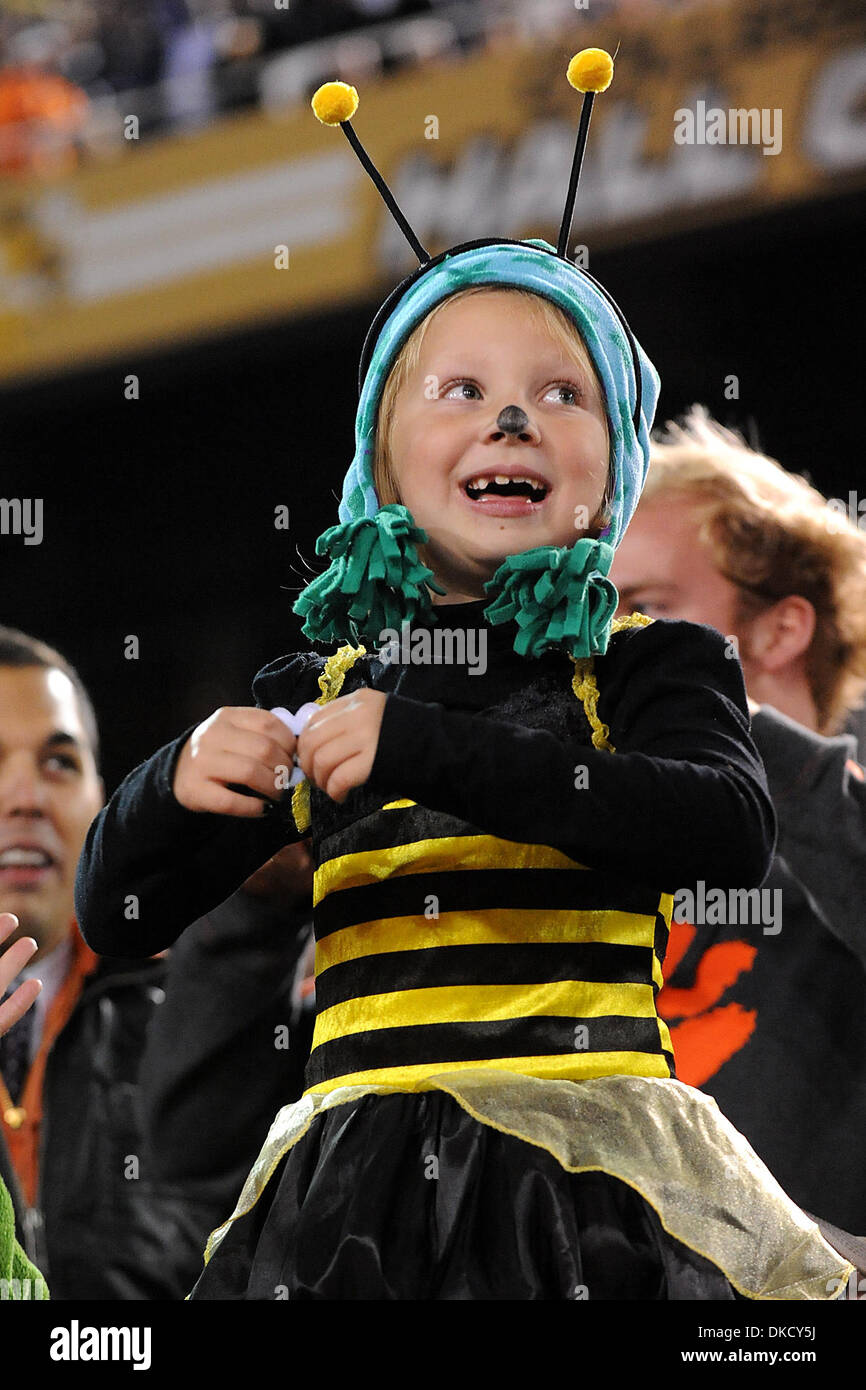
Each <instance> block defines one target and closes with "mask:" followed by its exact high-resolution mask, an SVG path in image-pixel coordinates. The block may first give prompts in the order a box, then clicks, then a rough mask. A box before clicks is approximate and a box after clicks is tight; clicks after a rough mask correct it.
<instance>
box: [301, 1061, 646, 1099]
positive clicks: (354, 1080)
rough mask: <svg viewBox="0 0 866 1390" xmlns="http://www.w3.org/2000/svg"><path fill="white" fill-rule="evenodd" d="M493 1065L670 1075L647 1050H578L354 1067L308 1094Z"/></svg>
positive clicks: (561, 1074) (581, 1073)
mask: <svg viewBox="0 0 866 1390" xmlns="http://www.w3.org/2000/svg"><path fill="white" fill-rule="evenodd" d="M479 1067H492V1068H494V1070H496V1071H513V1072H519V1073H520V1075H521V1076H538V1077H542V1078H544V1079H547V1080H554V1081H584V1080H586V1079H587V1078H588V1077H590V1076H660V1077H663V1078H667V1077H669V1076H670V1074H671V1073H670V1068H669V1067H668V1065H667V1063H666V1061H665V1059H664V1057H657V1056H653V1055H652V1054H651V1053H647V1052H584V1053H580V1052H575V1053H574V1055H573V1056H572V1055H571V1054H569V1055H568V1056H563V1055H562V1054H560V1053H557V1054H555V1055H554V1056H552V1057H493V1058H489V1059H485V1060H484V1061H475V1062H435V1063H434V1062H425V1063H421V1064H418V1065H416V1066H411V1067H379V1068H378V1070H374V1071H353V1072H347V1073H346V1074H345V1075H343V1076H335V1077H333V1078H332V1079H331V1080H330V1081H322V1082H320V1083H319V1084H318V1085H317V1086H310V1087H309V1088H308V1089H307V1090H306V1091H305V1092H304V1094H305V1095H326V1094H327V1092H328V1091H335V1090H336V1089H337V1087H338V1086H375V1085H379V1084H382V1083H385V1082H387V1083H388V1084H389V1085H393V1086H397V1087H399V1088H400V1090H404V1091H424V1090H429V1089H430V1087H429V1084H428V1080H429V1078H430V1077H431V1076H439V1075H441V1074H442V1073H443V1072H460V1071H473V1070H476V1069H477V1068H479Z"/></svg>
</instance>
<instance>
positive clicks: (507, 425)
mask: <svg viewBox="0 0 866 1390" xmlns="http://www.w3.org/2000/svg"><path fill="white" fill-rule="evenodd" d="M528 424H529V416H528V415H527V413H526V411H525V410H521V408H520V406H519V405H507V406H505V407H504V409H502V410H500V412H499V414H498V416H497V417H496V428H497V429H498V430H503V431H504V432H505V433H506V434H520V433H521V431H523V430H525V429H526V427H527V425H528Z"/></svg>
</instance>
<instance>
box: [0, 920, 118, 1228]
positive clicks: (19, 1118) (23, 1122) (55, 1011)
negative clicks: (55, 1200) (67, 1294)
mask: <svg viewBox="0 0 866 1390" xmlns="http://www.w3.org/2000/svg"><path fill="white" fill-rule="evenodd" d="M70 940H71V942H72V958H71V961H70V966H69V970H68V972H67V975H66V978H65V980H64V981H63V984H62V985H61V986H60V989H59V990H58V991H57V993H56V994H55V996H54V998H53V999H52V1001H51V1005H50V1007H49V1009H48V1013H47V1015H46V1018H45V1026H44V1028H43V1030H42V1038H41V1040H40V1043H39V1050H38V1052H37V1053H36V1056H35V1057H34V1059H33V1063H32V1065H31V1067H30V1070H29V1072H28V1073H27V1079H26V1081H25V1083H24V1089H23V1091H22V1093H21V1098H20V1101H19V1103H18V1105H13V1104H12V1099H11V1097H10V1095H9V1092H8V1091H7V1089H6V1085H5V1083H4V1081H3V1079H2V1077H0V1116H2V1125H3V1137H4V1139H5V1140H6V1147H7V1148H8V1150H9V1156H10V1158H11V1159H12V1163H13V1166H14V1168H15V1171H16V1173H17V1175H18V1181H19V1182H20V1184H21V1190H22V1192H23V1194H24V1200H25V1201H26V1202H27V1204H28V1206H31V1207H32V1206H33V1205H34V1204H35V1202H36V1193H37V1190H38V1186H39V1135H40V1129H41V1124H42V1088H43V1083H44V1080H45V1064H46V1061H47V1059H48V1053H49V1052H50V1051H51V1046H52V1044H53V1042H54V1039H55V1038H56V1037H57V1035H58V1033H60V1032H61V1030H62V1029H63V1028H64V1027H65V1026H66V1023H67V1022H68V1020H69V1017H70V1015H71V1013H72V1010H73V1009H74V1008H75V1005H76V1004H77V1002H78V999H79V997H80V995H81V991H82V989H83V987H84V981H85V979H86V977H87V976H88V975H90V974H91V973H92V972H93V971H94V970H95V969H96V967H97V965H98V964H99V956H97V955H96V954H95V952H94V951H91V949H90V947H89V946H88V945H87V943H86V942H85V940H84V938H83V937H82V935H81V932H80V931H79V930H78V925H77V923H76V922H73V923H72V925H71V927H70Z"/></svg>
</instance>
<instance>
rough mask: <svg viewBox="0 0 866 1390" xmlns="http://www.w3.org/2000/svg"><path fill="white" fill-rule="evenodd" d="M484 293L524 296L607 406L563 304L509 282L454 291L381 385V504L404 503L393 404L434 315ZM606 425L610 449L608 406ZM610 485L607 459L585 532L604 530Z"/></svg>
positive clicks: (377, 455) (377, 469) (377, 459)
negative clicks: (394, 445)
mask: <svg viewBox="0 0 866 1390" xmlns="http://www.w3.org/2000/svg"><path fill="white" fill-rule="evenodd" d="M485 292H486V293H490V292H496V293H498V294H516V295H520V297H521V299H522V300H523V301H524V302H525V303H526V305H527V307H528V308H530V309H531V310H532V312H534V313H536V314H537V315H538V318H539V319H540V320H541V322H542V323H543V324H544V326H545V328H546V329H547V331H548V333H549V334H550V336H551V337H552V338H553V339H554V340H555V341H556V342H557V343H558V344H559V346H560V347H562V348H563V349H564V350H565V352H567V353H568V355H569V356H571V357H574V358H576V359H577V361H578V362H579V364H580V366H581V367H582V368H583V370H584V371H585V372H586V374H587V376H588V377H589V379H590V380H591V381H594V382H595V385H596V387H597V388H598V394H599V398H600V399H601V402H602V405H603V406H605V405H606V402H605V395H604V391H603V390H602V387H601V383H600V381H599V379H598V375H597V373H596V370H595V367H594V365H593V361H592V358H591V357H590V355H589V352H588V350H587V348H586V344H585V343H584V341H583V339H582V338H581V336H580V334H579V332H578V330H577V325H576V324H575V323H574V322H573V320H572V319H570V318H569V316H568V315H567V314H566V313H565V311H564V310H563V309H560V308H559V306H558V305H557V304H554V303H553V301H552V300H550V299H545V298H543V297H542V296H541V295H537V294H534V293H533V292H532V291H531V290H522V289H518V288H517V287H516V286H510V285H471V286H470V287H469V288H468V289H464V290H458V291H457V293H456V294H452V295H451V296H450V297H449V298H448V299H443V300H441V301H440V303H439V304H436V305H435V306H434V307H433V308H432V309H431V310H430V313H429V314H428V315H427V316H426V318H424V319H422V321H421V322H420V323H419V324H418V325H417V327H416V328H414V329H413V331H412V332H411V333H410V334H409V337H408V338H407V339H406V341H405V343H404V344H403V346H402V348H401V349H400V352H399V353H398V355H397V358H396V360H395V361H394V365H393V366H392V368H391V371H390V372H389V374H388V378H387V380H386V382H385V385H384V387H383V388H382V396H381V399H380V401H379V414H378V420H377V424H376V448H375V452H374V455H373V483H374V486H375V488H376V496H377V497H378V498H379V503H380V505H381V506H383V507H384V506H387V505H388V504H389V503H391V502H400V501H401V500H402V499H401V497H400V488H399V484H398V482H397V476H396V473H395V471H394V461H393V458H392V456H391V447H390V446H391V428H392V426H393V423H394V408H395V405H396V401H397V396H398V395H399V393H400V391H401V390H402V388H403V387H404V386H405V384H406V382H407V381H408V379H409V377H410V376H411V374H412V372H413V371H414V370H415V369H416V367H417V366H418V361H419V359H420V356H421V347H422V344H423V342H424V335H425V333H426V332H427V329H428V327H429V325H430V324H431V323H432V321H433V319H434V318H435V317H436V315H437V314H438V313H439V312H440V310H442V309H444V308H445V306H446V305H448V304H456V303H457V302H458V301H459V300H461V299H466V298H468V296H469V295H471V294H484V293H485ZM604 427H605V435H606V437H607V442H608V450H609V449H610V428H609V426H608V422H607V411H606V410H605V421H604ZM611 485H612V480H611V470H610V465H609V464H608V475H607V482H606V484H605V489H604V496H603V497H602V499H601V504H600V507H599V510H598V512H597V513H596V515H595V517H593V519H592V521H591V523H590V526H589V529H588V531H587V533H586V534H587V535H590V534H592V532H593V531H594V530H595V531H598V532H600V531H602V530H603V529H604V527H605V526H606V525H607V523H608V521H609V520H610V514H609V512H608V503H609V501H610V490H611Z"/></svg>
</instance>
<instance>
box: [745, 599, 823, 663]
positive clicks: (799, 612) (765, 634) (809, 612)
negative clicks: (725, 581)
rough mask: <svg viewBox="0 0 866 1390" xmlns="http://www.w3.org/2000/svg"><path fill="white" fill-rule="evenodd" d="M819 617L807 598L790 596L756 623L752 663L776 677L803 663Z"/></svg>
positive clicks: (751, 637) (751, 644) (752, 633)
mask: <svg viewBox="0 0 866 1390" xmlns="http://www.w3.org/2000/svg"><path fill="white" fill-rule="evenodd" d="M816 623H817V615H816V613H815V609H814V607H813V605H812V604H811V603H810V602H809V600H808V599H807V598H801V597H800V595H799V594H789V595H788V596H787V597H786V598H782V599H779V602H778V603H774V604H773V607H772V608H768V609H767V610H766V611H765V612H763V613H759V614H758V615H757V617H756V618H754V619H753V620H752V623H751V630H750V633H749V659H750V660H751V661H753V662H755V663H756V664H757V665H758V666H760V668H761V669H762V670H763V671H766V672H768V673H772V674H774V675H775V674H776V673H778V672H779V671H782V670H784V668H785V667H786V666H790V665H792V664H793V663H795V662H797V661H799V659H800V658H801V657H802V656H804V655H805V653H806V652H807V651H808V649H809V647H810V645H811V642H812V638H813V637H814V635H815V625H816Z"/></svg>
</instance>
